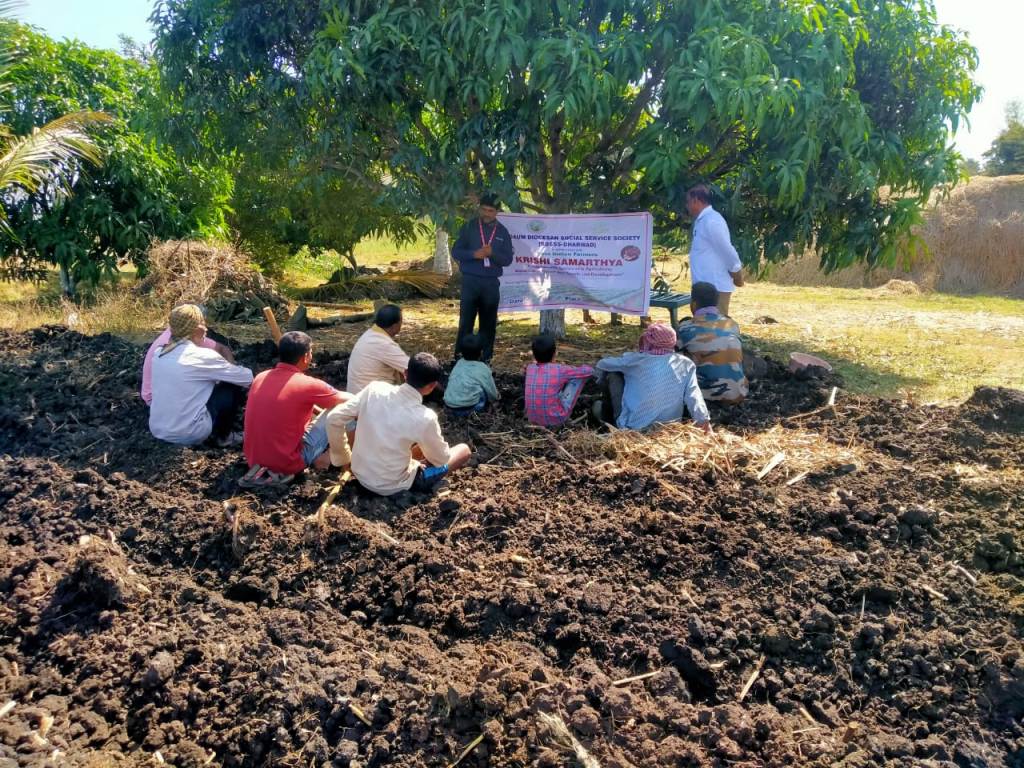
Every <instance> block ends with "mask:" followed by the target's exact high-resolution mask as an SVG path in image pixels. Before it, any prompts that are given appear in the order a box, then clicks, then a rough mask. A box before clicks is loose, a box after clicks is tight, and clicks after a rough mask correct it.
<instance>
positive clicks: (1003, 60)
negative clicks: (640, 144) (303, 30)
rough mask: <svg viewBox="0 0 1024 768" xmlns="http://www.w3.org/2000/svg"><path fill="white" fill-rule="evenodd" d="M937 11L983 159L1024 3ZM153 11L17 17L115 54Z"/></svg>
mask: <svg viewBox="0 0 1024 768" xmlns="http://www.w3.org/2000/svg"><path fill="white" fill-rule="evenodd" d="M299 1H300V2H301V1H302V0H299ZM935 5H936V9H937V11H938V15H939V21H940V22H942V23H944V24H949V25H951V26H954V27H957V28H960V29H964V30H966V31H967V32H968V34H969V35H970V39H971V42H972V43H973V44H974V45H975V47H977V48H978V50H979V52H980V59H981V64H980V67H979V69H978V73H977V77H978V80H979V81H980V82H981V84H982V85H983V86H984V87H985V96H984V97H983V99H982V101H981V102H980V103H979V104H977V105H976V106H975V107H974V110H973V111H972V113H971V118H970V123H971V127H970V130H967V129H966V128H961V130H960V132H959V133H958V134H957V137H956V142H957V146H958V147H959V149H960V151H961V152H962V153H963V154H964V155H966V156H967V157H973V158H977V159H980V157H981V154H982V153H983V152H984V151H985V150H986V149H988V147H989V145H990V144H991V143H992V139H994V138H995V137H996V135H997V134H998V133H999V131H1000V130H1001V129H1002V127H1003V125H1004V122H1005V120H1004V114H1005V109H1006V104H1007V102H1009V101H1011V100H1013V99H1021V100H1024V45H1022V43H1021V38H1020V32H1021V30H1022V29H1024V2H1021V0H935ZM152 9H153V2H152V0H28V2H27V3H25V5H24V6H23V7H22V8H21V10H20V12H19V16H20V18H21V19H22V20H23V21H26V22H28V23H30V24H34V25H36V26H38V27H40V28H42V29H43V30H44V31H45V32H46V33H47V34H49V35H51V36H53V37H57V38H61V37H75V38H78V39H79V40H82V41H83V42H85V43H87V44H89V45H92V46H96V47H100V48H114V49H116V48H117V47H118V44H117V40H118V35H120V34H125V35H128V36H129V37H132V38H135V39H136V40H137V41H140V42H148V40H149V39H150V37H151V30H150V28H149V22H148V21H147V18H148V17H149V15H150V13H151V12H152Z"/></svg>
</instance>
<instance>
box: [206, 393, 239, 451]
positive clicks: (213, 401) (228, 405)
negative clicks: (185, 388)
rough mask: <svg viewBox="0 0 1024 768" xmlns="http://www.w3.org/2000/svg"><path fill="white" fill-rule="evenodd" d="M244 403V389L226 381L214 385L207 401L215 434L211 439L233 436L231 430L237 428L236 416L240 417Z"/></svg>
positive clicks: (212, 433) (211, 435) (211, 434)
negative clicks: (239, 413) (239, 412)
mask: <svg viewBox="0 0 1024 768" xmlns="http://www.w3.org/2000/svg"><path fill="white" fill-rule="evenodd" d="M243 403H245V390H244V389H243V388H242V387H240V386H238V385H237V384H228V383H227V382H224V381H218V382H217V383H216V384H215V385H214V387H213V392H211V393H210V399H209V400H207V401H206V410H208V411H209V412H210V418H211V419H213V432H211V433H210V437H212V438H214V439H220V438H224V437H227V436H228V435H230V434H231V429H232V428H233V427H234V426H235V416H237V415H238V411H239V410H240V409H241V407H242V404H243Z"/></svg>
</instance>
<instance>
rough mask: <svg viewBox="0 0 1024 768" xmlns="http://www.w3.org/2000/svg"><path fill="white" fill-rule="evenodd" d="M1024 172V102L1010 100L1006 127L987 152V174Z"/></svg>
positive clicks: (997, 174)
mask: <svg viewBox="0 0 1024 768" xmlns="http://www.w3.org/2000/svg"><path fill="white" fill-rule="evenodd" d="M1015 173H1024V104H1022V103H1021V102H1019V101H1014V102H1010V104H1009V105H1008V106H1007V108H1006V127H1005V128H1004V129H1003V130H1002V132H1000V134H999V135H998V136H996V138H995V141H993V142H992V146H991V147H990V148H989V150H988V152H986V153H985V174H986V175H987V176H1009V175H1010V174H1015Z"/></svg>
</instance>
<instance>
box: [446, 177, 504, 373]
mask: <svg viewBox="0 0 1024 768" xmlns="http://www.w3.org/2000/svg"><path fill="white" fill-rule="evenodd" d="M500 207H501V203H500V202H499V201H498V198H497V196H496V195H493V194H485V195H484V196H483V197H481V198H480V215H479V217H477V218H475V219H471V220H470V221H467V222H466V224H465V225H464V226H463V227H462V230H461V231H460V232H459V237H458V239H457V240H456V241H455V245H453V246H452V258H454V259H455V260H456V261H457V262H459V268H460V270H461V272H462V300H461V302H460V304H459V336H458V339H457V340H456V342H455V354H456V356H459V355H461V354H462V340H463V339H464V338H465V337H466V336H469V335H470V334H471V333H473V326H474V324H475V323H476V318H477V315H478V314H479V316H480V335H481V336H482V337H483V340H484V348H483V352H482V354H481V356H480V359H481V360H483V361H484V362H488V361H489V360H490V359H491V356H492V355H493V354H494V333H495V329H496V328H497V325H498V299H499V283H498V278H500V277H501V272H502V267H507V266H508V265H509V264H511V263H512V236H511V235H509V233H508V230H507V229H505V227H504V226H503V225H502V224H501V223H500V222H499V221H498V210H499V208H500Z"/></svg>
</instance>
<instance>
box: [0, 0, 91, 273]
mask: <svg viewBox="0 0 1024 768" xmlns="http://www.w3.org/2000/svg"><path fill="white" fill-rule="evenodd" d="M16 6H17V3H15V2H12V0H0V95H3V94H7V93H10V92H11V91H12V90H13V87H12V86H13V84H12V72H13V68H14V64H15V62H16V61H17V56H18V53H19V51H18V50H17V47H16V46H14V45H12V40H11V39H10V38H11V36H10V30H11V23H10V22H9V21H8V16H9V15H10V14H11V12H12V11H13V9H14V8H15V7H16ZM0 117H2V118H4V119H3V120H0V202H2V201H4V200H8V199H17V198H19V197H23V196H25V195H32V194H35V193H37V192H38V191H39V190H40V189H41V188H42V187H44V186H46V185H50V187H51V189H52V190H53V195H54V197H58V196H66V195H67V193H68V191H69V187H70V183H71V181H72V178H73V175H74V171H75V169H77V168H78V167H79V164H80V163H91V164H96V163H98V162H100V160H101V153H100V149H99V147H97V146H96V144H95V142H94V141H93V139H92V137H91V136H90V135H89V130H90V128H93V127H94V126H96V125H98V124H100V123H104V122H107V121H109V119H110V117H109V115H107V114H105V113H101V112H94V111H89V110H82V111H78V112H72V113H69V114H61V115H59V116H56V117H54V118H53V119H51V120H49V121H48V122H46V123H45V124H44V125H42V126H39V127H37V126H35V125H32V126H28V127H27V128H26V129H25V130H24V131H23V132H22V133H21V134H19V133H17V132H16V130H15V128H14V127H12V125H11V124H10V123H11V121H10V110H9V109H8V108H7V106H6V105H5V104H3V103H0ZM0 235H2V236H3V237H4V238H5V242H6V241H9V240H10V238H11V237H12V236H13V235H14V232H13V230H12V229H11V224H10V220H9V218H8V214H7V209H6V208H5V207H4V206H3V205H2V204H0ZM3 267H4V262H3V261H0V275H2V274H3V272H4V269H3Z"/></svg>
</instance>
